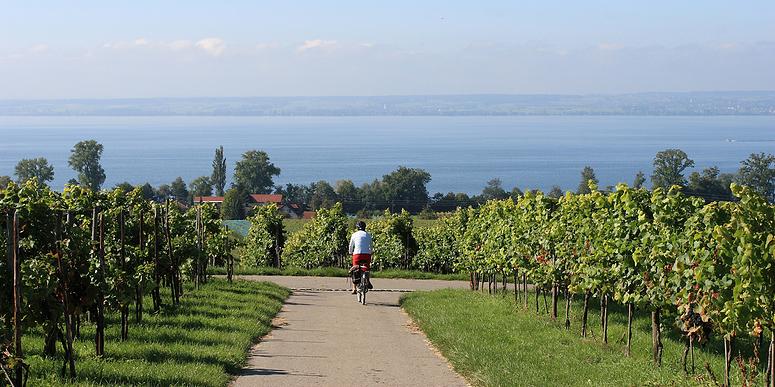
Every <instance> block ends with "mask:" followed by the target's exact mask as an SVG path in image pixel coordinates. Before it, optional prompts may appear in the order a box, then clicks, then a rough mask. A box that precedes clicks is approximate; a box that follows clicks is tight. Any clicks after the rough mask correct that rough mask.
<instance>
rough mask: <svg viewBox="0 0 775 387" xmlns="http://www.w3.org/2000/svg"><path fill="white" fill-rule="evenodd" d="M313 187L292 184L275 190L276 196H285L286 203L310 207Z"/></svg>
mask: <svg viewBox="0 0 775 387" xmlns="http://www.w3.org/2000/svg"><path fill="white" fill-rule="evenodd" d="M311 189H312V186H306V185H304V184H291V183H288V184H286V185H285V187H283V186H279V185H278V186H277V187H275V189H274V193H275V194H279V195H283V198H285V200H286V201H289V202H291V203H298V204H300V205H302V206H307V205H309V201H310V195H311V194H312V193H311Z"/></svg>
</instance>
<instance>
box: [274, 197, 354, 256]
mask: <svg viewBox="0 0 775 387" xmlns="http://www.w3.org/2000/svg"><path fill="white" fill-rule="evenodd" d="M349 230H350V227H349V221H348V219H347V216H345V214H344V212H343V211H342V205H341V204H340V203H337V204H335V205H334V206H333V207H331V208H329V209H320V210H318V212H317V214H316V215H315V217H314V218H313V219H312V220H311V221H310V222H308V223H306V224H304V227H303V228H302V229H301V230H300V231H298V232H296V233H294V234H291V235H290V237H289V238H288V241H287V242H286V243H285V248H284V249H283V255H282V259H283V262H284V264H285V265H287V266H295V267H301V268H306V269H309V268H313V267H322V266H342V267H344V266H349V263H347V262H348V261H347V260H346V259H345V257H346V256H347V244H348V237H349V234H348V231H349Z"/></svg>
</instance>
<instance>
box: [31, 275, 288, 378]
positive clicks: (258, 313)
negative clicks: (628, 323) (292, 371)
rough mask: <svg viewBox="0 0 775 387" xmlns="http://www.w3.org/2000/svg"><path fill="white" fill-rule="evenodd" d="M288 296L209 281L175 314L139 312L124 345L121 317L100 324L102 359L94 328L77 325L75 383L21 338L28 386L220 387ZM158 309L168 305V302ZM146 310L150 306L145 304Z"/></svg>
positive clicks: (37, 340) (34, 343)
mask: <svg viewBox="0 0 775 387" xmlns="http://www.w3.org/2000/svg"><path fill="white" fill-rule="evenodd" d="M289 294H290V293H289V290H288V289H285V288H283V287H280V286H278V285H275V284H272V283H267V282H250V281H235V282H233V283H231V284H230V283H228V282H226V281H225V280H221V279H212V280H210V281H209V282H208V283H207V284H205V285H203V286H202V287H200V289H198V290H193V289H191V287H190V286H188V288H187V289H186V292H185V295H184V297H183V298H181V303H180V305H179V306H178V307H173V306H169V305H167V306H165V307H164V308H163V309H162V310H161V311H160V313H158V314H152V313H150V312H149V311H146V313H145V315H144V319H143V322H142V323H141V324H136V323H134V313H132V317H131V319H130V325H129V340H127V341H125V342H121V340H120V320H119V318H120V316H119V315H117V314H115V313H111V314H108V315H107V316H106V323H107V329H106V332H105V335H106V336H105V337H106V338H105V356H104V357H103V358H98V357H96V356H95V355H94V345H93V342H92V338H93V336H94V325H93V324H90V323H88V322H85V321H84V322H83V325H82V327H81V337H80V339H78V340H77V341H76V342H75V343H74V348H75V353H76V368H77V370H78V378H77V379H76V380H75V381H71V382H68V381H67V380H66V379H62V378H61V377H60V373H61V368H62V364H63V360H62V359H63V356H62V349H61V346H59V347H58V348H57V350H58V351H59V354H58V356H56V357H45V356H44V355H43V352H42V351H43V341H44V340H43V336H42V333H41V331H39V330H38V331H32V332H28V333H27V334H26V335H25V336H24V346H25V352H26V355H27V362H28V363H29V364H30V380H29V384H28V385H30V386H60V385H65V384H67V385H73V386H102V385H104V386H117V385H133V386H137V385H150V386H171V385H176V386H225V385H227V384H228V383H229V381H230V380H231V377H232V376H231V375H233V374H235V373H236V372H237V371H238V370H239V369H240V368H241V367H242V366H243V365H244V364H245V360H246V358H247V352H248V349H249V348H250V347H251V345H252V344H253V343H255V342H257V340H258V339H259V338H260V337H261V336H263V335H265V334H267V333H268V332H269V330H270V324H271V321H272V318H273V317H274V316H275V315H276V314H277V313H278V312H279V310H280V308H281V307H282V303H283V301H284V300H285V299H286V298H287V297H288V295H289ZM163 300H164V301H165V302H168V301H169V297H168V294H167V295H165V297H164V299H163ZM144 302H145V305H146V307H148V306H149V305H152V300H151V299H150V297H146V298H145V301H144Z"/></svg>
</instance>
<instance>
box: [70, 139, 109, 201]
mask: <svg viewBox="0 0 775 387" xmlns="http://www.w3.org/2000/svg"><path fill="white" fill-rule="evenodd" d="M102 150H103V147H102V144H100V143H98V142H97V141H95V140H86V141H81V142H79V143H77V144H75V146H73V149H72V151H71V152H70V158H69V159H68V163H69V165H70V168H73V170H75V171H76V172H77V173H78V183H79V184H81V185H83V186H84V187H88V188H90V189H91V190H92V191H99V189H100V187H101V186H102V183H104V182H105V170H104V169H102V165H100V158H101V157H102Z"/></svg>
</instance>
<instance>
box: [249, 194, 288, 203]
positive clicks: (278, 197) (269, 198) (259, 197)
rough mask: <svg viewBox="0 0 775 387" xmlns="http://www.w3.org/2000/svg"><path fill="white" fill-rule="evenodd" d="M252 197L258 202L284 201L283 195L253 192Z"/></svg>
mask: <svg viewBox="0 0 775 387" xmlns="http://www.w3.org/2000/svg"><path fill="white" fill-rule="evenodd" d="M250 199H251V200H253V201H254V202H256V203H278V204H279V203H282V201H283V195H263V194H251V195H250Z"/></svg>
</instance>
